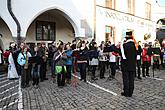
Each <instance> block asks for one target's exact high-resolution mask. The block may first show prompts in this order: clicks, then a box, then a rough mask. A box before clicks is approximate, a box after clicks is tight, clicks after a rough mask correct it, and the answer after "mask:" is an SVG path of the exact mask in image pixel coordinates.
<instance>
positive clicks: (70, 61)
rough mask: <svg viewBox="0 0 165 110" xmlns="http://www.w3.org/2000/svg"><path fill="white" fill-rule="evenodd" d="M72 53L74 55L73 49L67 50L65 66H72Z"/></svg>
mask: <svg viewBox="0 0 165 110" xmlns="http://www.w3.org/2000/svg"><path fill="white" fill-rule="evenodd" d="M72 53H73V51H72V50H71V49H70V50H67V51H66V52H65V54H66V56H67V59H66V60H65V64H66V65H72Z"/></svg>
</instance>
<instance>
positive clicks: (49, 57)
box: [48, 41, 57, 81]
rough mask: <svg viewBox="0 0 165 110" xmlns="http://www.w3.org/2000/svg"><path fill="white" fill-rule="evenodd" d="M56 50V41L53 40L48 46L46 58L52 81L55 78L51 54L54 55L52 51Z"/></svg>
mask: <svg viewBox="0 0 165 110" xmlns="http://www.w3.org/2000/svg"><path fill="white" fill-rule="evenodd" d="M56 51H57V47H56V43H55V42H54V41H53V42H52V44H51V46H50V47H49V51H48V53H49V54H48V59H49V66H50V68H51V73H52V74H51V75H52V79H53V81H54V79H55V73H54V72H55V70H54V68H55V65H54V62H53V56H54V53H55V52H56Z"/></svg>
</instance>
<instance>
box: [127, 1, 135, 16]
mask: <svg viewBox="0 0 165 110" xmlns="http://www.w3.org/2000/svg"><path fill="white" fill-rule="evenodd" d="M127 11H128V13H129V14H131V15H135V0H127Z"/></svg>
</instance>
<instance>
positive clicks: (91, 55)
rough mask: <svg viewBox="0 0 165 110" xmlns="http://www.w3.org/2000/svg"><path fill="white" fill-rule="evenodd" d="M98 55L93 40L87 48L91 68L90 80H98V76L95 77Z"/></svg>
mask: <svg viewBox="0 0 165 110" xmlns="http://www.w3.org/2000/svg"><path fill="white" fill-rule="evenodd" d="M98 57H99V51H98V49H97V43H96V42H93V43H92V44H91V47H90V50H89V65H90V67H91V68H92V76H91V80H98V78H96V76H95V74H96V67H97V66H98Z"/></svg>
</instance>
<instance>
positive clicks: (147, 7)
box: [145, 2, 151, 19]
mask: <svg viewBox="0 0 165 110" xmlns="http://www.w3.org/2000/svg"><path fill="white" fill-rule="evenodd" d="M145 15H146V18H147V19H151V4H150V3H147V2H146V5H145Z"/></svg>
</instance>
